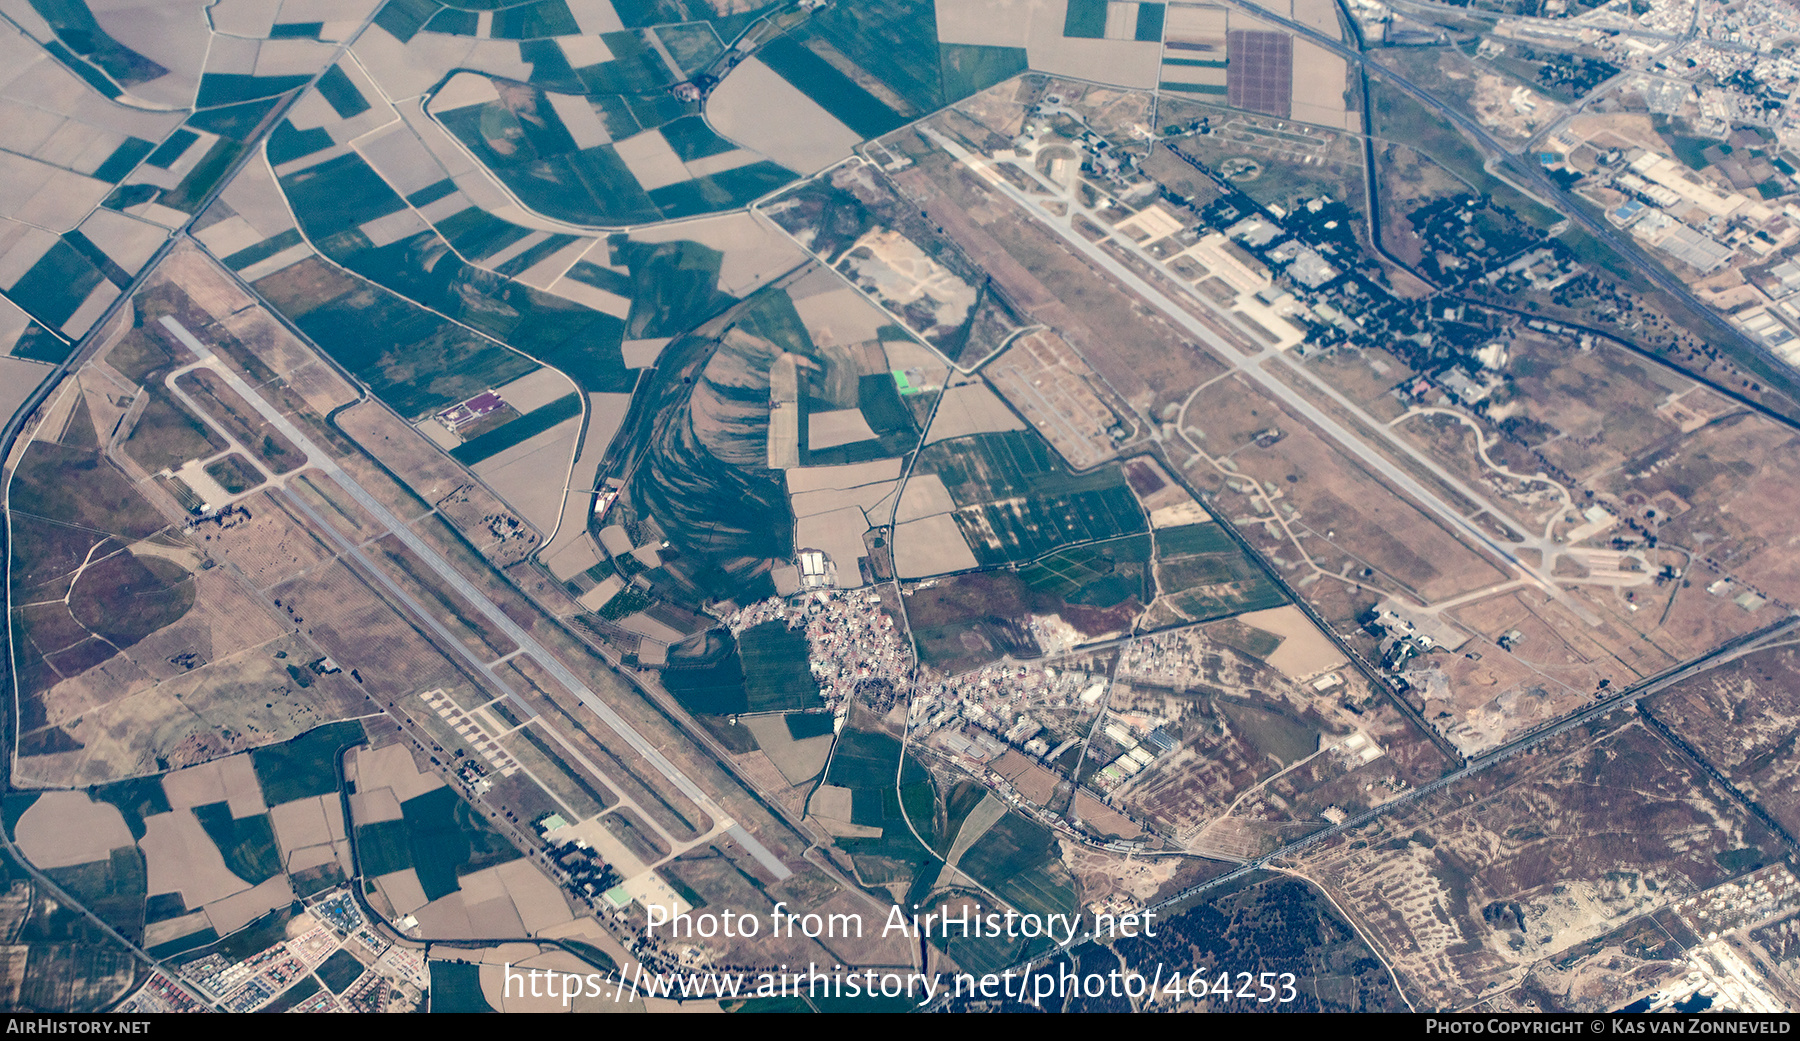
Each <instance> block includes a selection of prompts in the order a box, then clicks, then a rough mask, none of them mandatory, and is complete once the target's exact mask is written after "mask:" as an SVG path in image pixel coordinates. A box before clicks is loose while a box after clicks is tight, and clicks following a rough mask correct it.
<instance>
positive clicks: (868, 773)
mask: <svg viewBox="0 0 1800 1041" xmlns="http://www.w3.org/2000/svg"><path fill="white" fill-rule="evenodd" d="M899 768H900V742H899V740H898V739H896V738H894V737H892V736H890V735H888V734H884V733H880V732H876V731H868V730H854V729H851V728H850V727H845V728H844V732H843V733H842V734H840V735H838V744H837V748H836V749H835V750H834V751H833V752H832V754H831V772H830V774H829V775H827V778H826V779H827V781H828V782H829V783H831V784H836V785H841V786H843V787H845V788H876V789H879V788H891V787H893V784H894V777H895V775H896V774H897V772H898V771H899Z"/></svg>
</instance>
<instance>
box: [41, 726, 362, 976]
mask: <svg viewBox="0 0 1800 1041" xmlns="http://www.w3.org/2000/svg"><path fill="white" fill-rule="evenodd" d="M364 740H365V739H364V736H363V730H362V728H361V727H360V726H359V725H357V724H355V723H339V724H332V725H330V726H326V727H321V728H319V729H317V730H314V731H312V732H310V733H309V734H306V735H304V736H302V737H301V738H298V739H296V740H294V741H292V742H289V743H286V744H282V745H272V746H268V747H266V748H262V749H257V750H256V751H255V752H252V753H248V754H243V753H240V754H238V755H234V756H228V757H226V758H223V759H215V760H212V761H211V762H208V763H205V764H203V765H200V766H194V767H188V768H186V769H182V770H176V771H173V772H169V773H165V774H163V775H162V776H160V777H157V776H151V777H145V778H139V779H136V780H131V781H122V782H118V783H115V784H110V785H102V786H99V787H96V788H93V789H91V790H90V791H89V792H46V793H35V792H33V793H18V794H16V795H14V796H11V797H9V798H8V802H7V820H8V825H9V830H10V831H11V833H12V836H13V838H14V840H15V841H16V842H17V843H18V845H19V849H20V851H21V852H22V853H24V855H25V856H26V857H27V858H29V859H30V860H31V861H32V863H33V864H35V865H37V866H38V867H40V868H42V869H44V870H46V871H47V872H48V873H49V874H50V876H51V877H52V878H53V879H54V880H55V881H56V882H57V884H58V885H61V886H63V887H65V888H67V889H69V890H70V891H71V892H74V893H77V894H79V896H80V898H81V899H82V900H83V902H84V903H86V904H87V905H88V907H89V908H90V909H92V910H94V911H95V912H96V913H97V914H99V915H100V917H101V918H102V919H103V920H104V921H106V922H107V924H109V925H111V926H112V927H113V928H115V929H117V930H119V931H120V933H121V934H122V935H124V936H125V937H126V938H128V939H130V940H131V941H132V942H133V943H137V944H140V945H142V946H144V947H145V948H146V949H147V950H150V951H152V952H154V953H155V954H156V955H157V956H159V957H166V956H171V955H175V954H182V955H187V956H190V957H198V956H201V955H203V954H205V953H206V952H207V951H209V950H212V949H214V947H215V945H216V944H218V943H219V942H221V940H222V938H225V937H233V936H234V934H238V933H239V930H241V929H245V928H246V927H247V926H250V925H251V924H252V923H253V922H254V921H256V920H258V919H260V918H262V917H263V916H264V915H265V914H267V913H269V912H272V911H278V910H279V911H285V910H286V909H287V907H288V904H289V903H290V902H292V901H293V900H294V899H295V898H296V897H305V896H308V895H310V894H311V893H313V892H316V891H318V890H319V889H322V888H326V887H329V886H330V885H332V884H335V883H337V882H341V881H342V880H343V879H344V878H345V877H347V876H348V875H349V874H351V873H352V872H351V870H350V867H349V864H350V852H349V847H348V846H347V845H346V841H345V839H346V836H345V831H344V820H343V814H342V809H341V804H340V803H339V800H338V791H339V780H338V776H337V769H336V763H335V759H336V753H337V751H338V750H340V749H342V748H345V747H349V746H354V745H358V744H361V743H363V741H364ZM265 782H267V783H268V787H266V788H265V787H264V783H265ZM321 796H325V797H324V798H321ZM238 939H241V936H240V937H239V938H238ZM238 939H234V941H233V942H238ZM189 952H195V953H193V954H191V955H190V954H189Z"/></svg>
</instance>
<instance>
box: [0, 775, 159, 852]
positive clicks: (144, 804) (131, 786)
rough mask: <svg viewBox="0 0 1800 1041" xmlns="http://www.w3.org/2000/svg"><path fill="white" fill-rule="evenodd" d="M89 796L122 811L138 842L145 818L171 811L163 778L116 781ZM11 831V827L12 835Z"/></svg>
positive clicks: (102, 786)
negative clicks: (164, 789)
mask: <svg viewBox="0 0 1800 1041" xmlns="http://www.w3.org/2000/svg"><path fill="white" fill-rule="evenodd" d="M88 795H89V796H90V797H91V798H93V799H95V800H97V801H99V802H108V803H111V804H113V805H114V806H116V807H118V808H119V813H120V814H121V815H122V816H123V817H124V818H125V826H126V827H128V828H130V829H131V837H132V838H134V839H141V838H143V837H144V835H145V828H144V818H145V817H154V816H155V815H157V814H159V813H168V812H169V808H170V807H169V796H168V794H167V793H166V792H164V791H163V786H162V778H160V777H135V778H132V779H131V780H128V781H114V782H113V783H111V784H103V785H100V786H99V787H97V788H90V789H88ZM10 830H11V828H10V826H9V827H8V831H9V832H10Z"/></svg>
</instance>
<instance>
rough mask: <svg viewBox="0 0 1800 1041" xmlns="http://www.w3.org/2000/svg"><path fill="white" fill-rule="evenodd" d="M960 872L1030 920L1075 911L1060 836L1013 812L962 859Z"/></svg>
mask: <svg viewBox="0 0 1800 1041" xmlns="http://www.w3.org/2000/svg"><path fill="white" fill-rule="evenodd" d="M957 866H958V867H959V868H960V869H961V870H963V871H965V872H967V873H968V875H969V877H970V878H973V879H975V880H976V881H977V882H980V883H981V884H982V885H984V886H987V887H988V888H989V889H991V890H993V891H994V892H995V893H998V894H999V895H1000V896H1001V898H1003V899H1004V900H1006V902H1007V903H1009V904H1011V905H1013V906H1014V907H1015V908H1017V909H1018V910H1020V911H1022V912H1025V913H1027V914H1038V915H1051V914H1065V913H1067V912H1069V911H1072V910H1074V909H1075V884H1074V881H1073V879H1071V878H1070V877H1069V873H1068V871H1067V870H1066V869H1064V868H1063V866H1062V861H1061V859H1060V855H1059V852H1058V846H1057V843H1056V836H1055V835H1054V834H1052V833H1051V831H1050V829H1048V828H1046V827H1044V826H1043V825H1042V824H1039V823H1037V822H1036V821H1033V820H1030V819H1028V818H1026V817H1023V816H1020V815H1019V814H1017V813H1012V812H1010V811H1009V812H1008V813H1007V814H1006V816H1004V817H1002V818H1001V819H1000V820H999V821H998V822H997V823H995V824H994V826H993V827H991V828H989V829H988V830H987V831H986V832H985V833H984V834H983V835H982V836H981V838H980V839H978V840H976V842H975V844H974V845H973V846H971V847H970V848H969V849H968V850H967V851H965V852H964V853H963V855H962V859H961V860H960V861H958V864H957Z"/></svg>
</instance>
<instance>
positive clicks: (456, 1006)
mask: <svg viewBox="0 0 1800 1041" xmlns="http://www.w3.org/2000/svg"><path fill="white" fill-rule="evenodd" d="M431 1011H433V1012H493V1011H495V1009H494V1008H493V1007H492V1006H491V1005H489V1004H488V1003H487V999H486V998H484V997H482V995H481V966H479V965H465V964H463V963H462V962H445V961H434V962H432V963H431Z"/></svg>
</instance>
